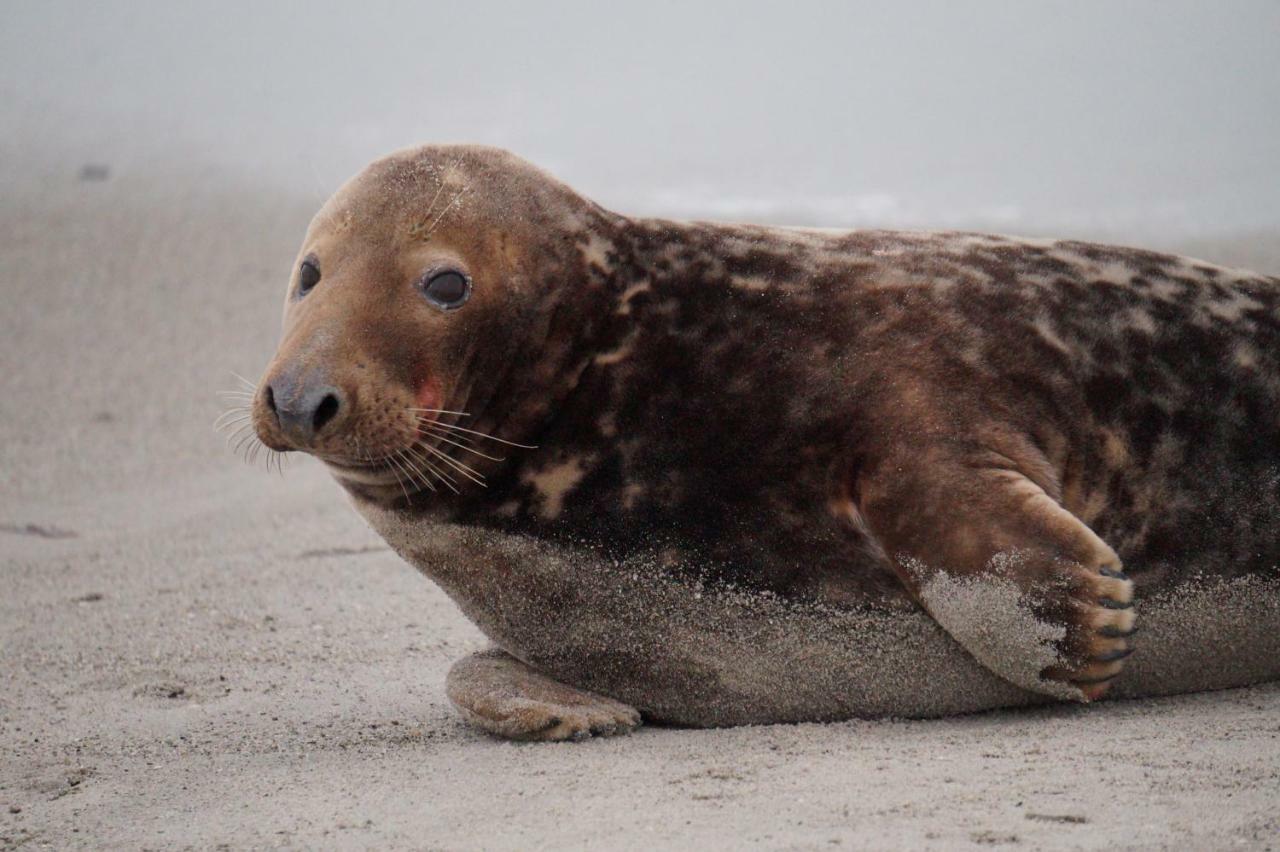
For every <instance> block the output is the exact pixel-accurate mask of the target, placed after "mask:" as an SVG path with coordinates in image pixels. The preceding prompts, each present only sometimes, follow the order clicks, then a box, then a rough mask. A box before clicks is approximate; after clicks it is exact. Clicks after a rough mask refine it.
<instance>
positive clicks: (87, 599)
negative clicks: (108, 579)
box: [71, 592, 104, 603]
mask: <svg viewBox="0 0 1280 852" xmlns="http://www.w3.org/2000/svg"><path fill="white" fill-rule="evenodd" d="M103 597H104V596H103V594H102V592H89V593H88V594H87V595H81V596H80V597H78V598H72V599H71V602H72V603H97V602H98V601H100V600H102V599H103Z"/></svg>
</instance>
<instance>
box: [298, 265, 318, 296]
mask: <svg viewBox="0 0 1280 852" xmlns="http://www.w3.org/2000/svg"><path fill="white" fill-rule="evenodd" d="M319 283H320V266H319V264H317V263H316V261H315V259H314V258H310V257H308V258H307V259H306V260H304V261H302V264H301V265H300V266H299V267H298V296H299V297H302V296H305V295H307V293H310V292H311V288H312V287H314V286H316V285H317V284H319Z"/></svg>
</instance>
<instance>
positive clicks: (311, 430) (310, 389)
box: [266, 377, 346, 447]
mask: <svg viewBox="0 0 1280 852" xmlns="http://www.w3.org/2000/svg"><path fill="white" fill-rule="evenodd" d="M266 403H267V407H268V408H269V409H271V411H272V412H273V413H274V414H275V416H276V422H277V423H279V424H280V431H282V432H284V433H285V436H286V437H288V439H289V440H290V441H291V442H292V443H293V444H294V445H295V446H298V447H308V446H311V444H313V443H314V442H315V440H316V438H318V437H319V436H320V434H321V432H323V431H324V429H325V427H327V426H331V425H332V424H333V423H334V421H336V420H337V419H338V415H339V414H340V413H341V412H342V411H343V409H344V407H345V403H346V400H345V399H344V394H343V393H342V390H341V389H340V388H337V387H334V386H333V385H330V384H326V383H324V382H305V383H298V382H296V381H294V380H292V379H291V378H287V377H286V378H279V379H276V380H275V381H273V382H271V383H270V384H269V385H267V389H266Z"/></svg>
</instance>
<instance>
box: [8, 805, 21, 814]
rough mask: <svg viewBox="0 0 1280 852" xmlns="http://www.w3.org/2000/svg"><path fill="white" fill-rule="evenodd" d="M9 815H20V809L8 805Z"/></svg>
mask: <svg viewBox="0 0 1280 852" xmlns="http://www.w3.org/2000/svg"><path fill="white" fill-rule="evenodd" d="M9 813H11V814H20V813H22V808H20V807H18V806H17V805H10V806H9Z"/></svg>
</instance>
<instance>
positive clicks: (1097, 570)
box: [860, 449, 1136, 701]
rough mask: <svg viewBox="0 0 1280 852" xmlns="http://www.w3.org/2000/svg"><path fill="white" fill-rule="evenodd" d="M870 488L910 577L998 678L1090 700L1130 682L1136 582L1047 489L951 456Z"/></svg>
mask: <svg viewBox="0 0 1280 852" xmlns="http://www.w3.org/2000/svg"><path fill="white" fill-rule="evenodd" d="M860 490H861V492H862V493H863V495H864V496H863V500H862V506H861V511H862V513H863V514H864V516H865V518H866V521H867V523H868V526H869V527H870V529H871V531H872V532H873V533H874V534H875V535H876V537H877V538H878V539H879V541H880V543H881V545H882V546H883V547H884V550H885V552H886V554H888V556H889V557H890V560H891V562H892V564H893V567H894V570H895V571H896V572H897V574H898V576H899V577H900V579H901V580H902V581H903V583H904V584H905V585H906V586H907V588H908V590H909V591H910V592H911V594H912V595H913V596H914V597H915V598H916V600H917V601H919V602H920V604H921V605H922V606H923V607H924V608H925V610H926V611H928V612H929V614H930V615H932V616H933V618H934V620H936V621H937V622H938V623H939V624H940V625H942V627H943V628H944V629H945V630H946V631H947V632H948V633H950V634H951V636H952V637H953V638H955V639H956V640H957V641H959V642H960V644H961V645H963V646H964V647H965V649H966V650H968V651H969V653H971V654H973V656H974V657H975V658H976V659H977V660H978V661H979V662H980V663H982V664H983V665H984V666H986V667H987V668H989V669H990V670H991V671H993V672H995V673H996V674H998V675H1000V676H1001V677H1003V678H1005V679H1006V680H1008V681H1010V682H1011V683H1014V684H1016V685H1018V686H1021V687H1023V688H1024V689H1030V690H1034V691H1036V692H1041V693H1045V694H1048V695H1054V696H1057V697H1060V698H1069V699H1076V700H1085V701H1087V700H1092V699H1094V698H1098V697H1100V696H1101V695H1102V694H1103V693H1104V692H1106V690H1107V688H1108V687H1109V686H1110V684H1111V681H1112V680H1113V679H1114V678H1115V677H1116V676H1117V675H1119V674H1120V672H1121V670H1122V669H1123V667H1124V665H1125V659H1126V658H1127V657H1128V656H1129V654H1130V653H1132V651H1133V645H1132V636H1133V634H1134V632H1135V628H1134V623H1135V619H1136V615H1135V610H1134V607H1133V584H1132V582H1131V581H1130V580H1129V578H1128V577H1127V576H1126V575H1125V574H1124V571H1123V570H1122V569H1121V566H1120V560H1119V558H1118V557H1117V556H1116V554H1115V552H1114V551H1113V550H1112V549H1111V548H1110V547H1109V546H1108V545H1107V544H1106V543H1105V542H1104V541H1102V539H1100V538H1099V537H1098V536H1097V535H1096V534H1095V533H1094V532H1093V531H1092V530H1091V529H1089V527H1088V526H1086V525H1085V524H1084V523H1083V522H1082V521H1081V520H1080V519H1079V518H1077V517H1076V516H1075V515H1073V514H1072V513H1071V512H1070V511H1068V510H1067V509H1066V508H1065V507H1063V506H1062V504H1061V503H1059V502H1058V501H1057V500H1056V499H1054V497H1052V496H1050V494H1048V493H1046V491H1045V489H1044V488H1043V487H1041V485H1040V484H1037V483H1036V482H1035V481H1033V480H1032V479H1031V478H1029V477H1028V476H1026V475H1024V474H1022V473H1021V472H1019V471H1017V470H1012V469H1009V468H1007V467H989V466H983V465H981V464H975V463H974V459H972V458H964V457H959V456H957V455H956V453H955V451H954V450H950V449H948V450H943V451H926V452H916V453H913V454H912V455H911V460H910V461H908V460H905V459H899V460H897V461H895V462H894V463H892V464H887V465H880V466H879V470H878V472H873V473H871V474H869V475H867V476H866V477H865V480H864V481H863V482H862V483H860Z"/></svg>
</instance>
